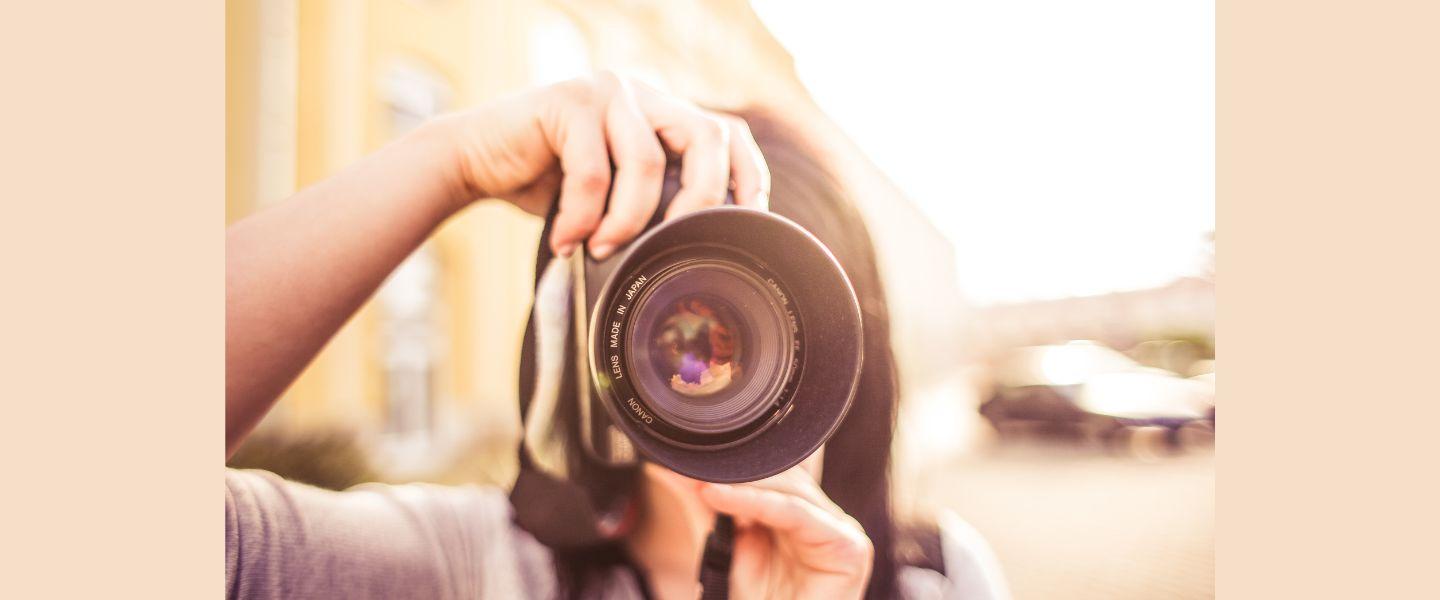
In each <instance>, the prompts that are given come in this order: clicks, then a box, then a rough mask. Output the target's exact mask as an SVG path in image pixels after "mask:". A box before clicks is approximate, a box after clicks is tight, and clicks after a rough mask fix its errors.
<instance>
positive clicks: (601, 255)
mask: <svg viewBox="0 0 1440 600" xmlns="http://www.w3.org/2000/svg"><path fill="white" fill-rule="evenodd" d="M614 251H615V245H614V244H599V245H595V246H591V247H590V255H591V256H594V257H595V258H596V259H597V260H603V259H605V258H608V257H609V256H610V253H611V252H614Z"/></svg>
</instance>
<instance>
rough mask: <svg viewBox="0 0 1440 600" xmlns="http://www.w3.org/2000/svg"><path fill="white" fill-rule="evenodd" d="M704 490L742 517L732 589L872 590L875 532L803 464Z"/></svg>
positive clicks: (793, 594)
mask: <svg viewBox="0 0 1440 600" xmlns="http://www.w3.org/2000/svg"><path fill="white" fill-rule="evenodd" d="M700 497H701V498H702V499H703V500H704V501H705V503H706V504H708V505H710V507H711V508H712V509H714V510H715V511H717V512H721V513H725V514H728V515H731V516H733V517H734V518H735V546H734V557H733V561H732V563H731V567H730V594H731V596H732V597H734V598H824V599H826V600H829V599H834V598H860V597H862V596H864V595H865V586H866V583H867V582H868V580H869V578H870V566H871V561H872V560H873V557H874V554H875V549H874V547H873V546H872V545H871V543H870V538H868V537H866V536H865V530H864V529H863V528H861V527H860V523H859V522H857V521H856V520H855V519H854V518H853V517H851V516H850V515H847V514H845V511H842V510H840V507H838V506H836V505H835V503H834V502H831V501H830V498H829V497H828V496H826V495H825V492H823V491H821V490H820V486H818V485H816V483H815V479H814V478H813V477H811V476H810V474H809V473H807V472H806V471H805V470H804V469H802V468H800V467H796V468H793V469H790V470H789V471H786V472H784V473H781V474H779V475H776V476H774V477H771V478H769V479H762V480H760V481H756V482H752V483H745V484H737V485H724V484H714V483H707V484H704V486H703V487H702V488H701V489H700Z"/></svg>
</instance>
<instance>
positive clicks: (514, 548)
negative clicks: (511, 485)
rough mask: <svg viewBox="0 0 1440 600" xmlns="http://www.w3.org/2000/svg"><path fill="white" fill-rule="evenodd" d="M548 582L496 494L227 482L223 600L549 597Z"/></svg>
mask: <svg viewBox="0 0 1440 600" xmlns="http://www.w3.org/2000/svg"><path fill="white" fill-rule="evenodd" d="M552 573H553V570H552V569H551V567H550V558H549V555H548V553H546V552H545V550H544V549H543V547H542V546H540V544H539V543H538V542H536V541H535V540H534V538H531V537H530V536H529V535H528V534H526V533H524V532H523V531H520V530H519V529H517V528H516V527H515V526H514V525H513V523H512V522H511V518H510V504H509V501H508V500H507V499H506V497H505V495H504V494H503V493H502V492H501V491H500V490H497V489H486V488H481V487H478V486H460V487H449V486H437V485H429V484H405V485H382V484H365V485H361V486H357V487H355V488H352V489H350V490H346V491H344V492H334V491H329V490H322V489H319V488H315V487H311V486H307V485H302V484H298V483H293V482H288V481H285V480H283V479H281V478H279V477H277V476H276V475H274V474H271V473H266V472H263V471H236V470H228V471H227V472H226V475H225V585H226V596H227V597H228V598H246V599H250V598H263V599H270V598H520V597H547V596H549V595H550V592H551V590H552V589H553V585H554V582H553V574H552Z"/></svg>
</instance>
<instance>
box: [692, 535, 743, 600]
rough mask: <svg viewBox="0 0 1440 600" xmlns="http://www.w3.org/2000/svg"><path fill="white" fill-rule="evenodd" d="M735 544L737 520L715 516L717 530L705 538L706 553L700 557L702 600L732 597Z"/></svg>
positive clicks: (719, 599) (718, 599)
mask: <svg viewBox="0 0 1440 600" xmlns="http://www.w3.org/2000/svg"><path fill="white" fill-rule="evenodd" d="M734 544H735V520H734V519H731V518H730V515H715V528H714V529H712V530H710V535H709V536H706V538H705V553H704V554H703V555H701V556H700V589H701V590H702V591H701V592H700V600H725V599H726V598H729V597H730V558H731V553H732V551H733V549H734Z"/></svg>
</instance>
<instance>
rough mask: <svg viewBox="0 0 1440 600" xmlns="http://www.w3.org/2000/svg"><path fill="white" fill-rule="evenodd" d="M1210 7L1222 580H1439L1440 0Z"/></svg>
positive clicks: (1238, 593) (1245, 587) (1296, 592)
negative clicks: (1213, 25) (1214, 11)
mask: <svg viewBox="0 0 1440 600" xmlns="http://www.w3.org/2000/svg"><path fill="white" fill-rule="evenodd" d="M1217 23H1218V25H1217V28H1218V30H1217V35H1218V44H1217V46H1218V52H1219V56H1218V57H1217V69H1216V70H1217V74H1218V78H1219V79H1218V81H1217V93H1218V98H1217V104H1216V106H1217V108H1216V110H1217V115H1216V116H1217V123H1218V127H1219V131H1218V138H1217V152H1218V156H1217V169H1216V171H1217V175H1218V181H1217V188H1216V189H1217V194H1218V200H1219V214H1218V217H1219V223H1218V227H1217V231H1218V240H1217V244H1216V247H1217V249H1218V259H1219V266H1218V269H1217V273H1218V274H1219V279H1218V282H1219V283H1218V288H1217V289H1218V290H1219V297H1218V306H1219V310H1220V313H1219V315H1218V317H1219V321H1218V322H1219V332H1218V338H1217V341H1218V354H1219V355H1220V356H1223V358H1222V359H1221V360H1222V361H1224V363H1225V368H1224V371H1225V378H1224V381H1223V382H1221V383H1220V384H1219V385H1220V389H1219V396H1220V398H1221V400H1220V403H1221V404H1224V408H1222V409H1221V411H1220V412H1223V413H1224V416H1225V425H1223V426H1219V428H1218V429H1219V431H1220V438H1219V441H1218V445H1217V451H1218V453H1219V454H1218V459H1219V460H1218V463H1217V472H1218V477H1219V481H1218V485H1217V488H1216V490H1217V494H1218V498H1217V504H1216V508H1217V515H1216V519H1217V525H1218V526H1217V540H1216V541H1217V546H1216V553H1217V557H1216V558H1217V564H1216V575H1217V581H1216V584H1217V587H1216V589H1217V593H1218V594H1219V595H1220V596H1221V597H1224V598H1437V597H1440V576H1437V559H1440V551H1437V549H1436V544H1437V541H1440V529H1437V514H1440V494H1437V490H1440V481H1437V477H1436V473H1437V472H1440V466H1437V464H1436V458H1437V456H1440V453H1437V444H1436V440H1437V439H1440V432H1437V427H1440V388H1437V387H1436V384H1435V383H1434V378H1435V375H1436V373H1437V372H1440V364H1437V360H1440V327H1437V323H1440V318H1437V316H1436V310H1437V308H1440V280H1437V273H1440V267H1437V264H1436V259H1437V258H1440V244H1437V241H1436V240H1437V239H1440V234H1437V231H1436V228H1437V227H1440V203H1437V200H1440V65H1437V63H1440V36H1437V35H1436V33H1435V32H1436V25H1437V23H1440V5H1437V4H1436V3H1433V2H1388V1H1385V2H1352V3H1347V4H1343V5H1341V4H1338V3H1323V2H1298V1H1296V2H1253V1H1244V0H1224V1H1222V2H1221V4H1220V10H1219V14H1218V19H1217Z"/></svg>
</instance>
